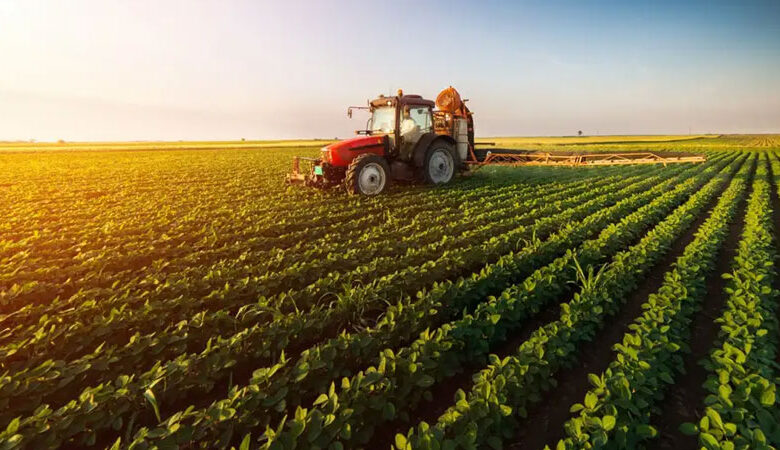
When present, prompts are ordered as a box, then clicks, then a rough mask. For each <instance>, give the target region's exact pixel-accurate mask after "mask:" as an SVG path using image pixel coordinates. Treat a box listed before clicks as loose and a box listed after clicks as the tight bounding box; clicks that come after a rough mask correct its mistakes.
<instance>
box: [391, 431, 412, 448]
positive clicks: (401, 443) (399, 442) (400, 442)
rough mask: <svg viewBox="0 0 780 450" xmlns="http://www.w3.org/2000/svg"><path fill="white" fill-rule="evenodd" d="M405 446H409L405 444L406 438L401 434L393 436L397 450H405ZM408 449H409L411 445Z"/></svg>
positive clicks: (407, 443)
mask: <svg viewBox="0 0 780 450" xmlns="http://www.w3.org/2000/svg"><path fill="white" fill-rule="evenodd" d="M407 445H409V442H407V440H406V436H404V435H403V434H401V433H397V434H396V435H395V447H396V448H397V449H398V450H404V449H406V446H407ZM409 447H410V448H411V445H410V446H409Z"/></svg>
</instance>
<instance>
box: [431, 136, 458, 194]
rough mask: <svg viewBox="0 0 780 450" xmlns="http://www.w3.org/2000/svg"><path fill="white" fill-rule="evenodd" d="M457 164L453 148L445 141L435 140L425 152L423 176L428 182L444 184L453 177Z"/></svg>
mask: <svg viewBox="0 0 780 450" xmlns="http://www.w3.org/2000/svg"><path fill="white" fill-rule="evenodd" d="M459 166H460V161H459V159H458V155H457V154H456V153H455V149H454V148H452V146H451V145H449V144H447V143H445V142H435V143H434V144H433V145H431V146H430V147H429V148H428V150H427V151H426V152H425V161H424V164H423V178H424V179H425V182H426V183H428V184H446V183H449V182H450V181H452V179H453V178H455V170H456V169H457V168H458V167H459Z"/></svg>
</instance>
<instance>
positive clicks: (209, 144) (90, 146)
mask: <svg viewBox="0 0 780 450" xmlns="http://www.w3.org/2000/svg"><path fill="white" fill-rule="evenodd" d="M330 142H333V141H332V140H320V139H298V140H286V141H161V142H154V141H150V142H35V143H30V142H2V141H0V151H36V150H39V151H40V150H74V151H76V150H79V151H98V150H181V149H241V148H269V147H274V148H288V147H309V146H321V145H326V144H328V143H330Z"/></svg>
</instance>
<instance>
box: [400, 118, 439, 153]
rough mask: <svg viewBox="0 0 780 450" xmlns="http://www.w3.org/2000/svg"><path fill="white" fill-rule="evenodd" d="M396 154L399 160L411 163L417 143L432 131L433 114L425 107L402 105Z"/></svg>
mask: <svg viewBox="0 0 780 450" xmlns="http://www.w3.org/2000/svg"><path fill="white" fill-rule="evenodd" d="M399 121H400V123H399V127H398V130H399V131H398V153H399V157H400V159H402V160H404V161H411V160H412V157H413V151H414V146H415V144H417V141H419V140H420V138H421V137H422V136H423V135H424V134H426V133H430V132H431V131H433V113H432V111H431V107H430V106H427V105H404V106H403V107H402V108H401V111H400V118H399Z"/></svg>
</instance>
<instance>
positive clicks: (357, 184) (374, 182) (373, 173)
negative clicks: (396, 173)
mask: <svg viewBox="0 0 780 450" xmlns="http://www.w3.org/2000/svg"><path fill="white" fill-rule="evenodd" d="M344 184H345V186H346V188H347V192H348V193H349V194H351V195H357V194H360V195H378V194H381V193H382V192H384V191H385V189H387V187H388V186H389V185H390V166H389V165H388V164H387V160H386V159H385V158H383V157H381V156H379V155H374V154H371V153H364V154H362V155H360V156H358V157H357V158H355V159H353V160H352V162H351V163H350V164H349V167H348V168H347V175H346V177H345V179H344Z"/></svg>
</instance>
